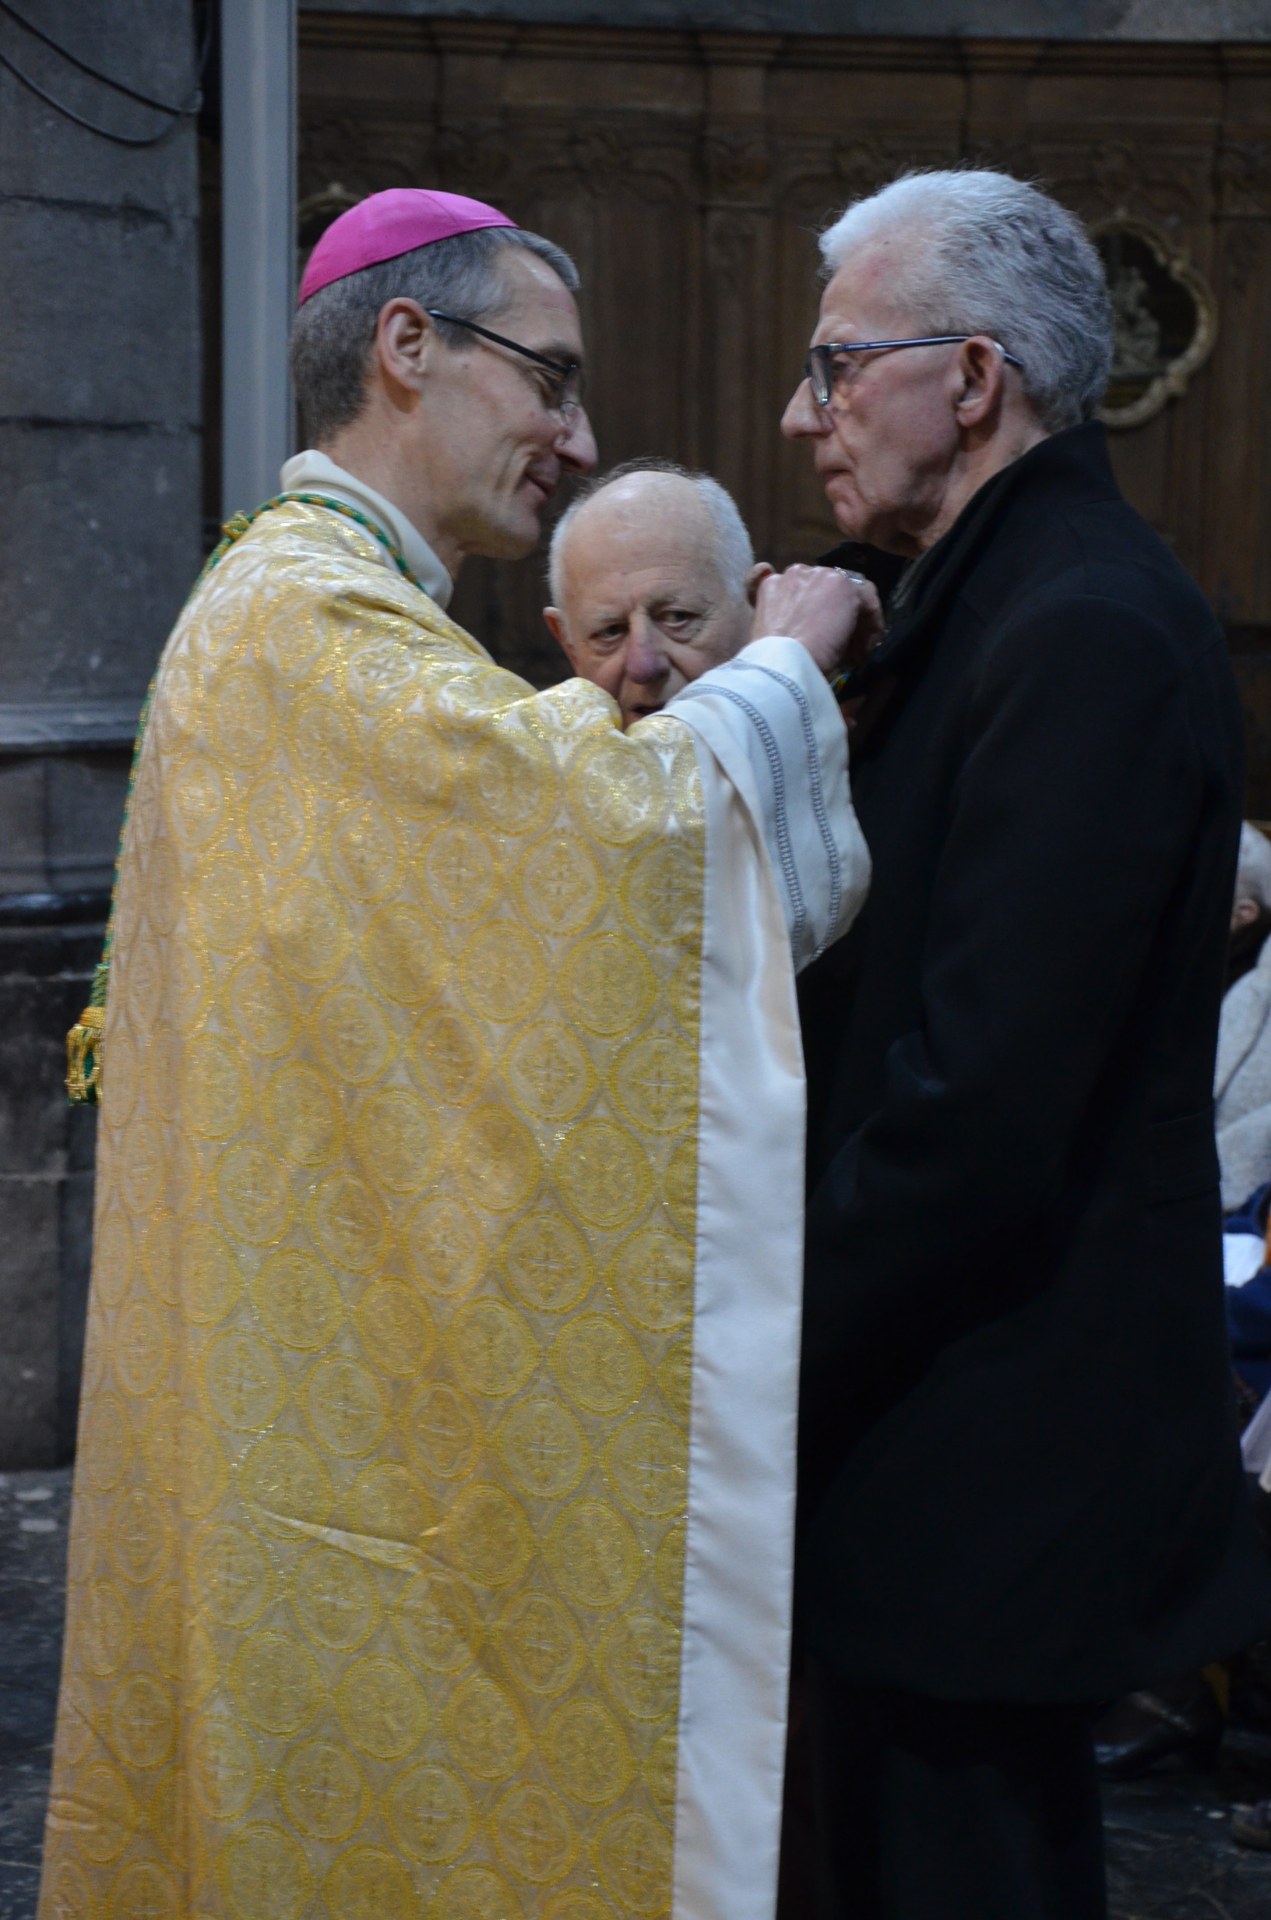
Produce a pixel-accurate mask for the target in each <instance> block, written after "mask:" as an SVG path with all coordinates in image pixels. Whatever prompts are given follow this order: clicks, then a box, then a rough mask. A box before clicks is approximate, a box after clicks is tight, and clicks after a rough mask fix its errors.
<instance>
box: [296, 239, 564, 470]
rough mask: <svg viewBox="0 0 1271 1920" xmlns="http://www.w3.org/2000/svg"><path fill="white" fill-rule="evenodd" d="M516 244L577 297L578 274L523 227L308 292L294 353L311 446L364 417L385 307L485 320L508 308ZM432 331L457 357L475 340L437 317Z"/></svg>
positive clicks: (382, 264) (457, 242) (418, 252)
mask: <svg viewBox="0 0 1271 1920" xmlns="http://www.w3.org/2000/svg"><path fill="white" fill-rule="evenodd" d="M515 248H520V249H521V250H522V251H524V252H526V253H532V254H534V255H535V256H536V257H537V258H538V259H540V260H545V261H546V262H547V265H548V266H549V267H551V268H552V270H553V271H554V272H555V273H556V274H558V275H559V276H560V278H561V279H562V280H563V281H564V283H565V285H566V286H567V287H568V288H569V291H570V292H571V293H577V291H578V284H579V282H578V269H577V267H576V266H575V265H574V263H573V261H572V260H571V259H570V257H569V255H568V254H567V253H565V252H564V251H563V250H562V249H561V248H560V247H558V246H555V245H554V244H553V242H552V241H550V240H544V239H543V238H542V237H541V235H539V234H537V233H529V232H527V231H526V230H525V228H523V227H479V228H478V229H477V231H476V232H475V233H456V234H452V235H451V236H450V238H449V239H446V240H434V241H433V242H432V243H431V244H430V245H429V246H426V247H416V248H414V249H413V250H412V251H411V252H410V253H402V254H399V255H398V256H397V258H396V259H395V260H381V261H379V262H378V263H377V264H376V265H375V266H373V267H363V268H362V270H361V272H360V273H350V274H347V275H346V276H345V277H344V279H343V280H333V281H331V283H330V284H329V285H328V286H325V287H322V288H321V289H320V290H319V291H318V292H317V293H315V294H312V295H311V296H310V298H309V299H308V300H306V301H305V303H304V305H303V306H302V307H301V308H300V309H299V311H298V312H297V314H296V317H295V320H294V321H293V322H292V328H291V353H290V358H291V378H292V382H293V385H294V387H295V390H296V400H297V403H298V405H299V408H300V417H301V420H302V422H303V424H304V431H305V434H306V437H307V441H308V444H309V445H310V446H314V445H321V444H322V442H324V441H327V440H330V439H331V437H332V435H333V434H336V433H338V432H339V431H340V429H341V428H342V427H347V426H348V425H349V424H350V422H351V421H353V420H355V419H356V418H357V416H358V414H359V413H360V412H361V411H362V407H363V404H364V402H365V399H366V382H367V375H368V373H369V371H370V363H371V349H372V347H373V346H374V344H375V327H376V322H377V321H378V319H379V316H380V310H381V308H383V307H384V306H385V305H386V304H387V302H388V301H390V300H395V299H398V298H405V299H408V300H417V301H418V302H419V305H420V306H421V307H448V308H449V309H450V311H451V312H452V313H456V314H458V315H459V316H460V317H461V318H462V319H464V320H481V319H483V318H484V317H485V316H487V315H490V314H495V313H497V312H498V311H499V309H500V307H502V306H504V305H505V304H506V302H507V278H506V275H505V273H504V265H505V261H506V256H507V254H508V252H509V251H510V250H512V249H515ZM433 325H434V326H435V327H436V328H437V331H438V333H439V334H440V335H441V337H442V339H444V340H445V341H446V343H447V345H448V346H451V347H453V348H455V349H456V351H458V352H464V351H467V350H470V349H472V348H473V347H474V346H475V344H476V342H475V341H474V339H473V336H472V335H471V334H470V333H467V332H465V330H464V329H463V328H462V327H450V326H447V325H446V324H445V322H444V321H440V320H435V321H434V322H433Z"/></svg>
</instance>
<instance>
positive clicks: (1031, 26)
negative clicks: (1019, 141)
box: [300, 0, 1271, 42]
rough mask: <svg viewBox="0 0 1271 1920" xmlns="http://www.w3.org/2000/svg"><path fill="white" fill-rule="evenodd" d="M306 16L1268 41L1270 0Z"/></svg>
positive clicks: (546, 7) (359, 5)
mask: <svg viewBox="0 0 1271 1920" xmlns="http://www.w3.org/2000/svg"><path fill="white" fill-rule="evenodd" d="M300 4H301V8H302V10H303V11H305V12H309V13H367V14H396V15H409V14H415V15H419V16H421V17H422V16H435V17H437V18H443V19H455V20H509V21H533V22H535V23H539V24H543V25H548V24H552V23H555V24H557V25H563V26H589V27H668V28H678V29H680V30H683V29H685V28H693V27H699V28H704V29H705V28H713V29H716V30H717V31H723V32H726V33H745V32H748V31H749V32H755V33H809V34H821V33H843V34H866V33H877V34H885V35H887V36H889V37H896V36H902V35H909V34H912V35H915V36H920V37H922V38H924V39H933V40H935V39H968V38H980V37H983V38H986V39H1004V40H1019V39H1023V40H1032V39H1047V40H1174V41H1187V40H1193V41H1195V40H1199V41H1209V42H1213V41H1222V40H1234V41H1255V40H1271V6H1269V5H1268V0H621V3H620V4H615V0H300Z"/></svg>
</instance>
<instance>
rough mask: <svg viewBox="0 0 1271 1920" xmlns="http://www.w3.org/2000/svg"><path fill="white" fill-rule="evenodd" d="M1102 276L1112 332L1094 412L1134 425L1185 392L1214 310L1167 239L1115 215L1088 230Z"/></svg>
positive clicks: (1203, 355) (1214, 324)
mask: <svg viewBox="0 0 1271 1920" xmlns="http://www.w3.org/2000/svg"><path fill="white" fill-rule="evenodd" d="M1091 238H1092V239H1093V240H1094V243H1095V245H1096V247H1097V248H1098V249H1099V254H1100V257H1101V259H1102V260H1103V265H1104V270H1105V272H1106V273H1107V276H1108V287H1109V290H1110V292H1111V294H1112V313H1113V321H1114V324H1115V328H1116V344H1115V347H1114V350H1113V361H1112V376H1111V378H1110V380H1109V381H1108V389H1107V392H1106V394H1105V395H1104V400H1103V405H1102V407H1101V408H1100V409H1099V418H1100V419H1101V420H1102V421H1103V422H1104V424H1105V425H1106V426H1109V427H1137V426H1140V425H1141V424H1142V423H1143V421H1145V420H1151V419H1152V418H1153V417H1154V416H1155V415H1156V414H1158V413H1159V412H1160V411H1161V409H1162V408H1163V407H1164V406H1165V405H1166V404H1167V402H1168V401H1170V400H1174V399H1177V398H1178V396H1179V395H1180V394H1181V393H1183V392H1185V391H1186V388H1187V383H1188V381H1189V380H1190V379H1191V377H1192V375H1193V374H1194V373H1195V372H1196V370H1197V368H1198V367H1200V366H1203V364H1204V362H1205V361H1206V360H1207V359H1208V358H1209V355H1210V353H1211V351H1212V350H1213V345H1214V341H1215V340H1216V339H1217V337H1218V307H1217V303H1216V301H1215V300H1214V296H1213V294H1212V293H1211V292H1210V290H1209V287H1208V286H1207V284H1206V282H1205V281H1204V279H1203V278H1202V276H1201V275H1200V273H1199V272H1198V271H1197V269H1196V268H1195V267H1194V266H1193V265H1192V264H1191V262H1190V261H1189V260H1188V259H1187V257H1186V255H1185V254H1183V253H1180V252H1179V251H1178V249H1177V248H1176V247H1175V245H1174V243H1173V241H1172V240H1171V239H1170V237H1169V235H1168V234H1166V233H1164V232H1163V231H1162V230H1161V229H1160V228H1159V227H1155V226H1153V225H1151V224H1150V223H1149V222H1148V221H1146V220H1138V219H1135V218H1133V217H1132V216H1131V215H1130V214H1127V213H1114V214H1113V215H1112V216H1111V218H1109V219H1107V220H1101V221H1100V222H1099V223H1098V225H1096V226H1094V227H1092V228H1091Z"/></svg>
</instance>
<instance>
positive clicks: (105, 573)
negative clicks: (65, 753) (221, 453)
mask: <svg viewBox="0 0 1271 1920" xmlns="http://www.w3.org/2000/svg"><path fill="white" fill-rule="evenodd" d="M0 472H3V473H4V475H5V480H6V490H5V506H4V511H3V512H2V513H0V632H3V634H4V636H5V645H4V648H3V651H2V654H0V702H3V701H6V700H11V701H20V702H29V701H64V702H66V703H68V704H69V703H71V702H73V701H74V700H75V699H76V698H78V697H85V698H93V697H98V696H107V695H119V696H128V697H130V698H135V700H136V705H137V707H140V704H141V696H142V694H143V692H144V691H145V687H146V685H147V682H148V681H149V678H150V675H151V673H152V672H153V671H154V666H155V662H156V660H157V659H158V656H159V651H160V649H161V648H162V646H163V642H164V640H165V639H166V637H167V635H168V632H169V630H170V628H171V626H172V622H173V620H174V619H175V618H176V615H177V613H178V612H179V610H180V608H181V605H182V602H183V601H184V599H185V596H186V594H187V593H188V591H189V589H190V587H191V585H192V584H193V582H194V578H195V576H196V574H197V573H198V570H199V566H200V564H201V561H202V551H201V532H200V508H201V487H202V475H201V469H200V447H199V438H198V435H197V433H195V432H194V431H193V430H192V429H188V428H185V429H177V430H173V431H168V430H166V429H159V428H153V429H141V428H138V429H135V430H129V431H123V430H118V431H108V430H98V431H95V432H90V431H88V430H87V429H78V428H72V427H33V426H29V425H25V424H21V423H17V424H15V423H9V424H7V425H6V424H4V423H0Z"/></svg>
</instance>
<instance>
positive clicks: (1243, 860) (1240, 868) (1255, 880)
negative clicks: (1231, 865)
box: [1236, 820, 1271, 913]
mask: <svg viewBox="0 0 1271 1920" xmlns="http://www.w3.org/2000/svg"><path fill="white" fill-rule="evenodd" d="M1236 899H1237V900H1252V901H1253V903H1254V905H1255V906H1256V907H1258V908H1260V909H1261V910H1262V911H1263V912H1264V913H1265V912H1267V911H1268V909H1271V842H1269V841H1268V840H1267V836H1266V834H1265V833H1260V832H1259V831H1258V829H1257V827H1255V826H1252V825H1251V824H1250V822H1249V821H1248V820H1246V821H1245V823H1244V825H1243V826H1242V827H1241V829H1240V858H1239V861H1238V862H1237V865H1236Z"/></svg>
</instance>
